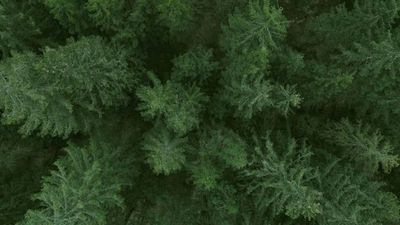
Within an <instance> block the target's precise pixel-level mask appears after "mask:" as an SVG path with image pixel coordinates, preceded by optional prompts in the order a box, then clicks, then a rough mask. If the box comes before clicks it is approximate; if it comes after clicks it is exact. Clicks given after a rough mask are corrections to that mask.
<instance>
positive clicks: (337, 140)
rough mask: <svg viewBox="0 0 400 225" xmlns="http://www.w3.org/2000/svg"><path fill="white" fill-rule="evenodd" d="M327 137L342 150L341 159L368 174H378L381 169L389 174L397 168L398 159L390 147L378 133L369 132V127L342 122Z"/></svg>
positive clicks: (333, 127) (346, 121)
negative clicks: (352, 162) (345, 159)
mask: <svg viewBox="0 0 400 225" xmlns="http://www.w3.org/2000/svg"><path fill="white" fill-rule="evenodd" d="M327 137H328V138H329V139H330V141H331V142H332V143H334V144H336V145H338V146H340V147H342V148H344V152H343V158H347V159H349V160H351V161H354V162H355V163H356V164H357V165H358V166H360V168H363V169H365V170H367V171H369V172H378V170H379V168H382V169H383V171H384V172H386V173H389V172H390V171H391V170H392V169H393V168H395V167H397V166H399V157H398V155H395V154H393V150H394V149H393V147H392V145H391V144H390V143H389V142H388V141H385V139H384V137H383V136H382V134H381V133H380V132H379V131H375V132H374V131H371V128H370V127H369V126H363V125H362V124H361V123H358V124H356V125H353V124H351V123H350V122H349V121H348V120H343V121H341V122H340V123H337V124H334V125H333V126H332V128H330V129H329V130H328V132H327Z"/></svg>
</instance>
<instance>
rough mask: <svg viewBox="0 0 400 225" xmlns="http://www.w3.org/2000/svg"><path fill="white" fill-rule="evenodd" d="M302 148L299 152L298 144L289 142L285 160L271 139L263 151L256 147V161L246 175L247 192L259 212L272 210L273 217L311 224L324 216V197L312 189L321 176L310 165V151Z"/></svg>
mask: <svg viewBox="0 0 400 225" xmlns="http://www.w3.org/2000/svg"><path fill="white" fill-rule="evenodd" d="M300 147H301V148H300V149H299V150H298V147H297V146H296V143H295V141H294V140H289V143H288V146H287V149H286V150H285V151H282V152H283V155H282V156H281V155H279V153H278V152H276V151H275V150H274V146H273V144H272V142H271V140H270V139H268V138H267V139H266V143H265V146H263V147H262V149H263V150H262V149H261V146H260V147H256V149H255V155H254V159H253V161H252V163H251V164H250V166H249V168H248V169H246V170H245V171H244V173H243V175H244V177H245V178H246V179H249V180H250V181H249V183H248V184H247V185H248V187H247V192H248V193H249V194H251V195H254V198H255V199H256V202H255V203H256V205H257V208H258V209H260V210H266V209H270V210H272V215H274V216H276V215H279V214H281V213H285V214H286V215H287V216H289V217H291V218H293V219H296V218H298V217H304V218H306V219H308V220H311V219H313V218H315V217H316V216H317V215H318V214H320V213H322V206H321V200H322V193H321V192H320V191H318V190H317V189H315V188H313V186H312V182H313V180H316V179H318V173H317V171H316V170H315V169H314V168H312V167H310V165H309V160H310V156H311V152H310V150H309V149H308V147H306V146H300ZM264 149H265V150H264Z"/></svg>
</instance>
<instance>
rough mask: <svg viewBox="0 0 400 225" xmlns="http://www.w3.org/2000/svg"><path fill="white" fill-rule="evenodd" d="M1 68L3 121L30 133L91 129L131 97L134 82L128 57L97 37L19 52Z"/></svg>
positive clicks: (65, 133) (25, 132)
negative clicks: (41, 51) (35, 51)
mask: <svg viewBox="0 0 400 225" xmlns="http://www.w3.org/2000/svg"><path fill="white" fill-rule="evenodd" d="M0 66H1V70H0V71H1V72H0V73H1V77H2V78H1V85H2V86H3V87H4V88H3V89H1V92H2V93H1V98H0V106H1V108H3V110H4V113H3V122H4V123H6V124H22V126H21V129H20V132H21V133H23V134H25V135H28V134H31V133H32V132H33V131H35V130H38V131H39V133H40V134H41V135H52V136H62V137H67V136H68V135H69V134H71V133H76V132H78V131H87V130H89V129H90V127H91V126H92V125H91V123H93V119H94V118H96V117H97V118H98V117H100V116H101V115H102V114H103V112H104V111H105V110H106V109H107V108H109V107H111V106H118V105H121V104H123V103H124V102H125V101H126V100H127V95H126V94H125V93H126V91H127V90H129V89H130V88H131V87H132V84H133V81H134V79H133V77H132V74H131V73H129V72H128V71H127V64H126V62H125V61H124V58H123V57H121V55H119V54H118V52H117V51H115V50H113V49H111V48H109V47H108V46H106V45H105V44H103V41H102V40H101V39H100V38H97V37H91V38H84V39H82V40H79V41H77V42H72V43H70V44H68V45H67V46H64V47H62V48H59V49H47V50H46V51H45V53H44V55H43V57H38V56H35V55H34V54H32V53H26V54H17V55H15V56H14V57H12V58H10V59H8V60H7V61H5V62H3V63H2V64H1V65H0ZM77 109H79V110H77Z"/></svg>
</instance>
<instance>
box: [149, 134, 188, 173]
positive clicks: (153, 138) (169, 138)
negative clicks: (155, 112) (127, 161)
mask: <svg viewBox="0 0 400 225" xmlns="http://www.w3.org/2000/svg"><path fill="white" fill-rule="evenodd" d="M187 149H188V144H187V140H186V138H181V137H176V136H175V135H174V134H172V133H171V132H170V131H168V130H167V129H166V128H165V127H154V128H153V130H151V133H149V134H146V135H145V137H144V140H143V150H145V151H146V152H147V160H146V161H147V163H148V164H149V165H150V167H152V168H153V171H154V172H155V173H157V174H160V173H163V174H166V175H169V174H170V173H172V172H175V171H177V170H179V169H181V167H182V165H183V164H184V163H185V151H187Z"/></svg>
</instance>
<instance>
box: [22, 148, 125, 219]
mask: <svg viewBox="0 0 400 225" xmlns="http://www.w3.org/2000/svg"><path fill="white" fill-rule="evenodd" d="M103 145H104V144H98V143H95V142H91V143H90V145H89V146H88V147H87V148H78V147H75V146H72V147H69V149H68V155H67V156H66V157H65V158H63V159H60V160H58V161H57V162H56V163H55V165H56V167H57V170H56V171H53V172H52V173H51V175H50V176H48V177H46V178H45V179H44V183H43V187H42V191H41V192H40V194H37V195H36V196H35V198H36V199H37V200H40V201H41V207H40V208H39V209H37V210H32V211H28V213H27V214H26V218H25V221H24V222H23V223H22V224H26V225H29V224H52V225H58V224H60V225H61V224H62V225H68V224H88V225H89V224H90V225H94V224H106V223H105V219H106V217H107V209H108V208H109V207H113V206H122V202H123V200H122V199H121V197H120V196H119V195H118V192H119V191H120V189H121V186H122V185H124V184H126V182H125V181H124V180H125V179H126V177H124V175H125V174H126V171H124V170H127V169H129V167H128V168H127V167H124V166H125V165H124V164H123V163H121V164H120V165H121V167H118V168H115V167H113V166H112V165H111V163H112V162H113V161H114V160H118V161H120V159H122V158H121V157H122V156H120V155H118V154H119V153H121V152H120V151H118V149H113V151H111V148H110V146H107V145H105V146H103ZM125 161H126V160H125ZM120 162H121V161H120ZM122 165H124V166H122ZM110 182H111V183H110Z"/></svg>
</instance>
